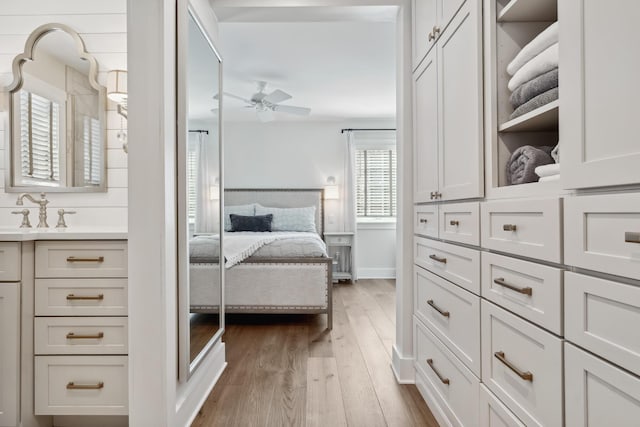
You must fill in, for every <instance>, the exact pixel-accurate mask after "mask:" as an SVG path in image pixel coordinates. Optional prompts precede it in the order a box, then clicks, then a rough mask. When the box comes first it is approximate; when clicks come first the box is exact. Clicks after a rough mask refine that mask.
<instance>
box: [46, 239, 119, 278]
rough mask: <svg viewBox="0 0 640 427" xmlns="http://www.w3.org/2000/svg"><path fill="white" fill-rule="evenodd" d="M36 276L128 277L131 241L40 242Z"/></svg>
mask: <svg viewBox="0 0 640 427" xmlns="http://www.w3.org/2000/svg"><path fill="white" fill-rule="evenodd" d="M36 277H37V278H44V277H52V278H55V277H127V242H124V241H110V240H103V241H72V242H67V241H40V242H36Z"/></svg>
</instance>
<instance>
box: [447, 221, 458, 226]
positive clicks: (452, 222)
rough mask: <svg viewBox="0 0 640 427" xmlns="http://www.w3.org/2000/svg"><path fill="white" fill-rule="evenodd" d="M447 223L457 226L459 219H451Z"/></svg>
mask: <svg viewBox="0 0 640 427" xmlns="http://www.w3.org/2000/svg"><path fill="white" fill-rule="evenodd" d="M449 224H451V225H453V226H454V227H457V226H459V225H460V221H455V220H451V221H450V222H449Z"/></svg>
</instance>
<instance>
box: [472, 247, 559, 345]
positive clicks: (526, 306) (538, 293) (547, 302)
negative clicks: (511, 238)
mask: <svg viewBox="0 0 640 427" xmlns="http://www.w3.org/2000/svg"><path fill="white" fill-rule="evenodd" d="M481 258H482V296H484V297H485V298H487V299H489V300H491V301H493V302H495V303H496V304H498V305H500V306H502V307H504V308H506V309H507V310H510V311H512V312H514V313H516V314H518V315H520V316H522V317H524V318H526V319H527V320H530V321H532V322H533V323H536V324H538V325H540V326H542V327H543V328H545V329H548V330H550V331H552V332H554V333H556V334H558V335H562V270H560V269H558V268H553V267H547V266H544V265H541V264H536V263H534V262H527V261H522V260H519V259H515V258H510V257H506V256H502V255H497V254H493V253H490V252H483V253H482V256H481Z"/></svg>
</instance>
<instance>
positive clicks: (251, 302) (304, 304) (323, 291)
mask: <svg viewBox="0 0 640 427" xmlns="http://www.w3.org/2000/svg"><path fill="white" fill-rule="evenodd" d="M254 203H255V204H258V205H260V206H261V207H264V206H267V207H272V208H303V207H309V206H314V207H315V218H314V223H315V224H314V225H315V230H307V231H306V232H300V231H297V232H288V231H274V232H272V233H250V232H248V233H244V232H242V233H233V232H231V233H230V232H225V233H224V239H223V243H224V245H225V246H226V247H227V248H228V250H225V258H226V259H225V261H226V268H225V289H224V300H225V312H226V313H293V314H297V313H300V314H301V313H326V314H327V327H328V328H329V329H331V328H332V301H331V288H332V280H331V269H332V260H331V258H329V257H328V256H327V252H326V246H325V245H324V242H323V241H322V238H321V236H322V235H323V231H324V199H323V190H322V189H227V190H225V206H226V207H227V208H226V209H225V211H233V209H234V208H233V207H234V206H237V207H240V206H246V205H250V204H254ZM252 234H256V235H264V237H265V238H266V240H269V242H268V243H266V244H264V245H263V246H262V245H261V246H260V248H259V249H257V250H255V252H253V253H252V254H251V255H250V256H249V257H248V258H246V259H244V260H243V261H241V262H239V263H235V261H233V260H230V259H229V258H228V255H230V252H231V251H232V249H235V248H234V247H235V246H238V240H240V241H241V240H243V239H249V238H251V236H250V235H252ZM217 238H218V236H212V235H209V236H196V237H194V238H193V239H192V240H191V242H190V245H189V246H190V250H191V254H190V255H191V256H190V259H191V262H190V265H189V275H190V284H191V285H190V292H189V298H190V309H191V311H192V312H209V313H212V312H217V311H218V310H219V304H220V301H219V299H220V297H219V295H218V293H217V292H216V291H215V290H216V288H217V286H216V284H217V283H215V282H216V281H217V277H218V274H217V272H218V270H219V268H220V267H219V265H218V263H217V259H218V258H217V254H215V253H214V252H212V251H211V250H209V249H207V245H210V246H211V247H212V248H214V247H215V246H216V245H215V239H217ZM260 238H261V237H260V236H258V239H260ZM234 239H235V240H234ZM271 240H272V241H271Z"/></svg>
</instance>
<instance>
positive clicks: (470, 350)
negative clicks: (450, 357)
mask: <svg viewBox="0 0 640 427" xmlns="http://www.w3.org/2000/svg"><path fill="white" fill-rule="evenodd" d="M414 286H415V292H414V295H415V299H414V304H415V307H414V312H415V314H416V316H417V317H418V318H419V319H420V320H422V321H423V322H425V324H426V325H427V326H428V327H429V329H431V332H433V333H434V334H435V335H436V336H437V337H438V338H440V340H442V342H444V343H445V345H446V346H447V347H448V348H449V350H451V351H452V352H453V353H454V354H455V355H456V356H458V358H459V359H460V360H462V362H464V364H465V365H467V367H468V368H469V369H471V371H473V373H474V374H476V375H477V376H478V377H480V298H479V297H477V296H476V295H474V294H472V293H470V292H467V291H465V290H464V289H462V288H459V287H458V286H456V285H454V284H452V283H450V282H448V281H446V280H444V279H442V278H441V277H438V276H436V275H435V274H433V273H430V272H428V271H427V270H424V269H422V268H420V267H416V266H414Z"/></svg>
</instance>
